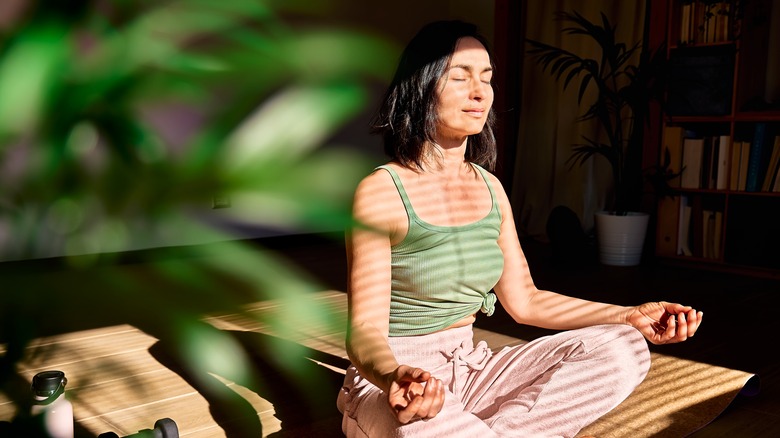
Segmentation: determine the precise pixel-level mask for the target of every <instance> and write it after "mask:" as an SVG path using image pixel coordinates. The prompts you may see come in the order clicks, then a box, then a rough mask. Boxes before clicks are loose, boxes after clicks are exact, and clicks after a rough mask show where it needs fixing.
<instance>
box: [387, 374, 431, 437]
mask: <svg viewBox="0 0 780 438" xmlns="http://www.w3.org/2000/svg"><path fill="white" fill-rule="evenodd" d="M387 400H388V402H389V403H390V408H391V409H392V410H393V412H394V413H395V416H396V418H398V421H399V422H401V423H402V424H406V423H408V422H410V421H412V420H419V419H427V418H433V417H435V416H436V415H437V414H438V413H439V412H440V411H441V408H442V406H443V405H444V384H443V383H442V381H441V380H439V379H436V378H434V377H432V376H431V373H429V372H428V371H425V370H423V369H421V368H412V367H410V366H408V365H401V366H399V367H398V368H396V370H395V372H394V373H393V375H392V381H391V383H390V390H389V391H388V393H387Z"/></svg>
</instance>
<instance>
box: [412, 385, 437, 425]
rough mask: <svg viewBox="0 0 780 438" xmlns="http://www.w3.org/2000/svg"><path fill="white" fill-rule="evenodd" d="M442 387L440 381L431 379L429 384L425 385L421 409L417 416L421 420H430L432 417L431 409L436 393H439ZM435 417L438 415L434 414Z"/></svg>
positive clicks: (418, 410)
mask: <svg viewBox="0 0 780 438" xmlns="http://www.w3.org/2000/svg"><path fill="white" fill-rule="evenodd" d="M440 387H441V381H440V380H438V379H430V380H428V383H427V384H426V385H425V391H423V395H422V399H423V401H422V403H421V404H420V407H419V408H418V409H417V416H419V417H420V418H430V417H432V415H431V407H432V406H433V402H434V399H435V398H436V393H437V392H438V391H439V388H440ZM433 415H436V413H433Z"/></svg>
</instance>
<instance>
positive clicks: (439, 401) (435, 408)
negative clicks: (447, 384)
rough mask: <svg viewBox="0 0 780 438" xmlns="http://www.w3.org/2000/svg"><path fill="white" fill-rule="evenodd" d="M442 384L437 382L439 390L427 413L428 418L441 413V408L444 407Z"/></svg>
mask: <svg viewBox="0 0 780 438" xmlns="http://www.w3.org/2000/svg"><path fill="white" fill-rule="evenodd" d="M444 397H445V393H444V383H443V382H442V381H439V388H438V390H437V391H436V393H435V394H434V397H433V403H431V408H430V410H429V412H428V418H433V417H435V416H436V415H437V414H438V413H439V412H441V408H442V407H443V406H444Z"/></svg>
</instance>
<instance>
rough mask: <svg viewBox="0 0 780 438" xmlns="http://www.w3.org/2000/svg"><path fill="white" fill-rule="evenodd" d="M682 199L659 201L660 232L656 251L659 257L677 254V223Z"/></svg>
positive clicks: (657, 237)
mask: <svg viewBox="0 0 780 438" xmlns="http://www.w3.org/2000/svg"><path fill="white" fill-rule="evenodd" d="M679 212H680V197H679V196H676V197H673V198H671V197H664V198H661V199H660V200H659V201H658V210H657V215H658V227H657V228H658V231H657V233H656V242H655V249H656V253H657V254H658V255H662V256H673V255H675V254H677V234H678V230H677V221H678V219H679V215H680V213H679Z"/></svg>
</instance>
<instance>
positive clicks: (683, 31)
mask: <svg viewBox="0 0 780 438" xmlns="http://www.w3.org/2000/svg"><path fill="white" fill-rule="evenodd" d="M692 8H693V5H692V4H691V3H683V5H682V10H681V11H680V43H681V44H688V43H690V42H692V40H693V39H692V38H691V9H692Z"/></svg>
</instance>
